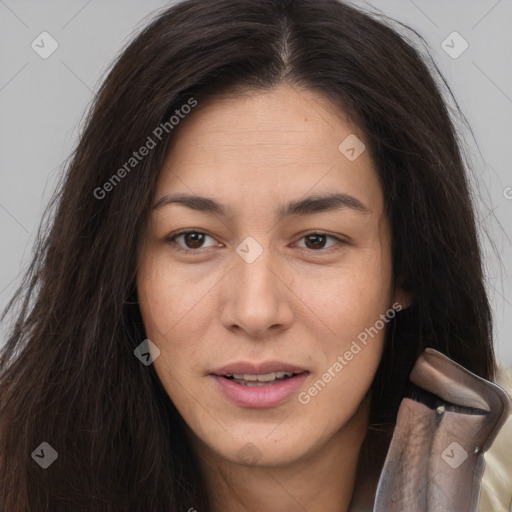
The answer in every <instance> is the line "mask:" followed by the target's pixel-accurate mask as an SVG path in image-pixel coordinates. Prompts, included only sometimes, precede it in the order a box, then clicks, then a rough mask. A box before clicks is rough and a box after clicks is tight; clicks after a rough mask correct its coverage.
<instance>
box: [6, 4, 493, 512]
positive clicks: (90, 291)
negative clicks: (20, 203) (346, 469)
mask: <svg viewBox="0 0 512 512" xmlns="http://www.w3.org/2000/svg"><path fill="white" fill-rule="evenodd" d="M281 83H288V84H290V85H292V86H294V87H302V88H307V89H311V90H315V91H318V92H320V93H321V94H323V95H324V96H325V97H327V98H329V99H331V100H332V101H333V103H334V104H335V105H337V106H339V108H340V109H342V110H343V111H345V112H346V113H347V114H348V115H349V116H350V117H351V119H353V120H354V122H356V123H357V125H358V126H359V127H360V128H361V130H362V131H363V132H364V133H365V134H366V137H367V140H368V150H369V151H370V152H371V155H372V157H373V159H374V162H375V165H376V168H377V169H378V173H379V178H380V181H381V184H382V189H383V193H384V197H385V201H386V213H387V215H388V216H389V219H390V223H391V227H392V237H393V239H392V257H393V273H394V278H395V282H396V283H400V284H401V285H402V286H403V287H404V288H405V289H407V290H408V291H410V292H411V293H412V294H413V296H414V306H412V307H410V308H408V309H407V310H406V311H404V312H401V313H399V314H398V315H397V317H396V318H395V320H394V321H393V329H391V330H390V331H389V332H388V333H387V335H386V348H385V352H384V356H383V358H382V361H381V365H380V367H379V370H378V372H377V375H376V378H375V381H374V384H373V386H372V420H371V421H372V425H378V424H387V423H392V421H393V418H394V416H393V415H394V414H396V407H397V404H398V403H399V401H400V399H401V397H402V394H403V387H404V385H405V382H406V380H407V375H408V373H409V371H410V368H411V364H412V363H413V362H414V360H415V358H416V357H417V355H418V354H419V353H420V351H422V350H423V349H424V347H426V346H429V347H434V348H436V349H438V350H440V351H441V352H444V353H445V354H447V355H448V356H449V357H451V358H453V359H455V360H456V361H457V362H459V363H460V364H462V365H463V366H465V367H466V368H468V369H469V370H471V371H472V372H474V373H476V374H477V375H479V376H482V377H484V378H492V377H493V374H494V367H495V361H494V354H493V349H492V331H491V314H490V308H489V303H488V298H487V295H486V290H485V287H484V279H483V272H482V263H481V250H480V245H479V243H480V242H479V239H478V234H477V229H476V223H475V218H474V210H473V204H472V197H471V194H470V190H469V186H468V175H467V172H466V170H465V161H464V158H463V153H462V151H461V145H460V141H459V138H458V136H457V134H456V131H455V129H454V125H453V122H452V119H451V115H450V112H449V108H448V107H447V103H446V101H447V100H446V99H445V98H444V95H443V94H444V93H443V90H445V91H447V92H448V96H447V97H451V98H453V95H451V91H450V90H449V87H448V86H447V85H446V83H445V82H444V79H443V78H442V75H441V74H440V73H439V71H438V70H437V68H436V66H435V65H434V64H433V63H432V62H430V60H429V59H428V58H427V57H426V55H425V54H423V53H422V52H420V51H419V50H417V49H416V48H415V46H414V45H413V43H410V42H408V40H407V39H406V36H404V35H399V30H398V29H395V28H392V26H391V25H389V24H388V23H387V22H385V21H382V20H379V19H378V18H376V17H374V16H370V15H368V14H365V13H363V12H361V11H359V10H357V9H355V8H353V7H351V6H349V5H347V4H345V3H341V2H339V1H336V0H252V1H251V2H247V1H246V0H186V1H184V2H181V3H179V4H177V5H175V6H172V7H171V8H169V9H167V10H165V11H164V12H162V13H160V14H159V15H158V16H157V17H156V18H155V19H154V20H153V21H152V22H151V23H150V24H149V25H148V26H147V27H146V28H145V29H143V30H142V32H141V33H140V34H139V35H138V36H137V37H136V38H135V39H134V40H133V42H132V43H131V44H130V45H129V46H128V47H127V48H126V50H125V51H124V52H123V53H122V54H121V55H120V57H119V58H118V59H117V61H116V62H115V64H114V65H113V67H112V69H111V71H110V72H109V74H108V76H107V78H106V79H105V81H104V82H103V84H102V86H101V88H100V89H99V91H98V93H97V95H96V97H95V100H94V102H93V104H92V107H91V109H90V112H89V114H88V117H87V120H86V124H85V127H84V129H83V132H82V133H81V137H80V140H79V143H78V145H77V147H76V149H75V151H74V153H73V155H72V157H71V158H70V160H69V163H68V165H67V168H66V173H65V176H64V179H63V181H62V183H61V184H60V186H59V189H58V190H57V192H56V194H55V196H54V198H53V200H52V202H51V203H50V205H49V207H48V210H47V212H46V215H45V217H44V219H43V222H42V224H41V228H40V231H39V234H38V239H37V243H36V245H35V250H34V256H33V260H32V263H31V265H30V268H29V269H28V271H27V274H26V276H25V278H24V281H23V283H22V285H21V287H20V288H19V289H18V291H17V292H16V294H15V296H14V297H13V299H12V301H11V302H10V303H9V305H8V307H7V309H6V310H5V312H4V316H3V318H6V316H5V315H6V314H7V313H8V312H11V313H13V312H14V306H15V305H17V306H18V309H17V310H16V315H15V321H14V322H13V325H12V328H11V330H10V334H9V337H8V339H7V342H6V344H5V346H4V347H3V349H2V351H1V358H0V364H1V371H0V390H1V395H0V508H2V509H3V510H4V511H5V512H33V511H37V512H45V511H46V512H48V511H55V510H72V511H74V512H80V511H102V512H109V511H129V510H130V511H144V512H148V511H160V512H161V511H164V510H166V511H183V510H189V509H190V508H195V509H197V510H199V511H205V510H208V496H207V493H206V489H205V485H204V480H203V478H202V476H201V474H200V472H199V470H198V465H197V461H196V460H195V458H194V456H193V454H192V453H191V452H190V450H189V449H188V444H187V439H186V435H185V426H184V423H183V420H182V418H181V416H180V415H179V413H178V412H177V410H176V409H175V407H174V405H173V403H172V402H171V400H170V399H169V397H168V395H167V394H166V393H165V390H164V389H163V387H162V385H161V384H160V382H159V380H158V378H157V376H156V373H155V371H154V368H153V366H152V365H150V366H145V365H143V364H141V362H140V361H139V360H138V359H137V358H136V357H135V356H134V353H133V352H134V349H135V347H137V346H138V345H139V344H140V343H141V341H142V340H144V339H145V333H144V326H143V323H142V321H141V317H140V312H139V308H138V305H137V290H136V282H135V275H136V268H137V246H138V243H139V241H140V240H141V237H142V234H143V228H144V224H145V220H146V217H147V214H148V210H149V206H150V200H151V198H152V196H153V191H154V187H155V183H156V180H157V179H158V175H159V172H160V169H161V167H162V163H163V159H164V157H165V154H166V151H167V148H168V147H169V142H170V141H171V140H172V137H173V132H172V130H170V129H169V130H168V132H167V131H165V132H164V133H163V135H164V136H163V137H162V139H161V140H159V141H158V143H157V144H156V147H154V149H152V150H151V151H150V152H149V153H148V154H147V156H145V157H144V158H143V159H141V160H140V161H138V162H137V165H136V166H134V167H133V168H131V170H130V172H129V174H128V173H127V175H126V176H125V175H123V178H122V180H119V181H117V180H115V181H110V184H111V187H105V186H104V184H105V183H107V182H109V180H111V179H112V176H113V175H114V174H116V173H117V175H118V177H119V173H118V172H117V171H118V169H120V168H122V167H123V165H124V164H126V162H128V161H129V160H130V158H131V157H132V156H133V152H134V151H136V150H137V149H138V148H140V147H141V146H143V145H144V144H145V143H146V141H147V140H148V136H151V134H153V133H154V130H155V128H156V127H158V126H160V125H161V124H162V123H165V122H168V120H169V118H170V117H171V116H172V115H173V113H174V112H175V111H176V110H177V109H180V108H181V107H182V105H184V104H186V103H187V102H190V100H191V99H193V100H194V101H197V102H198V103H199V104H200V103H201V102H202V101H204V100H205V99H206V98H207V97H208V96H209V95H212V94H215V93H219V92H221V91H227V90H228V88H230V87H234V86H243V87H248V88H254V89H269V88H271V87H274V86H276V85H277V84H281ZM450 95H451V96H450ZM189 104H190V103H189ZM455 105H456V102H455ZM155 142H156V141H155ZM98 188H102V189H103V190H104V191H107V189H108V191H107V192H108V193H107V192H105V193H104V194H103V193H99V192H98ZM95 191H96V193H95ZM98 196H102V197H98ZM392 331H393V336H391V333H392ZM404 354H405V355H404ZM42 442H47V443H48V444H49V445H51V447H52V448H53V449H54V450H55V451H56V452H57V453H58V458H57V460H56V461H55V462H54V463H53V464H52V465H50V466H49V467H48V468H47V469H45V470H43V469H41V467H40V466H39V465H38V464H36V463H35V461H34V460H33V458H32V456H31V454H32V453H33V452H34V450H35V449H36V448H38V447H39V446H40V444H41V443H42Z"/></svg>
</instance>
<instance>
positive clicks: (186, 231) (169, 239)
mask: <svg viewBox="0 0 512 512" xmlns="http://www.w3.org/2000/svg"><path fill="white" fill-rule="evenodd" d="M192 233H195V234H200V235H205V236H209V237H210V238H213V237H212V236H210V235H209V234H208V233H206V232H205V231H201V230H200V229H183V230H181V231H177V232H176V233H173V234H171V235H169V236H168V237H167V238H166V242H168V243H169V244H170V243H173V242H175V240H176V239H177V238H178V237H179V236H181V235H187V234H192ZM312 235H320V236H325V237H327V238H332V239H333V240H335V241H336V242H338V245H340V244H341V245H347V244H348V242H347V241H346V240H343V239H341V238H338V237H336V236H333V235H329V234H328V233H322V232H319V231H311V232H310V233H306V234H305V235H302V236H301V238H300V240H302V239H304V238H307V237H308V236H312ZM201 249H204V248H203V247H199V248H197V249H190V248H185V249H184V248H182V247H179V248H178V249H176V250H178V251H182V252H189V253H193V252H196V253H199V252H201ZM300 249H303V250H306V251H308V252H311V253H324V254H325V253H330V252H331V250H337V249H339V247H337V246H336V245H333V246H331V247H327V248H326V249H324V248H321V249H308V248H307V247H301V248H300Z"/></svg>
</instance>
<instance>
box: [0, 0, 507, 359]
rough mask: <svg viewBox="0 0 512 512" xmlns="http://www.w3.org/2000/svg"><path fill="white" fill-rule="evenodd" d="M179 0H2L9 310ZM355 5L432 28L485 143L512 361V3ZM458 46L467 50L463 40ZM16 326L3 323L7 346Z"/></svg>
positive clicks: (494, 262)
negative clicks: (55, 198) (117, 72)
mask: <svg viewBox="0 0 512 512" xmlns="http://www.w3.org/2000/svg"><path fill="white" fill-rule="evenodd" d="M248 1H250V0H248ZM171 3H172V2H164V1H158V0H145V1H142V0H139V1H135V0H123V1H120V0H115V1H114V0H110V1H106V0H102V1H99V0H89V1H87V0H83V1H70V0H66V1H64V0H61V1H57V0H46V1H41V0H32V1H29V0H0V44H1V46H2V51H1V55H0V112H1V113H2V116H1V121H0V141H1V142H0V144H1V146H0V229H1V239H0V240H1V241H0V249H1V251H0V254H1V267H0V308H1V309H3V308H4V307H5V305H6V304H7V301H8V299H9V297H10V296H11V294H12V293H13V291H14V289H15V287H16V285H17V283H18V282H19V277H20V273H21V272H22V271H23V269H24V268H25V266H26V265H27V264H28V262H29V258H30V254H31V246H32V243H33V240H34V237H35V234H36V231H37V228H38V225H39V222H40V220H41V215H42V212H43V208H44V206H45V204H46V202H47V201H48V199H49V198H50V195H51V192H52V190H53V188H54V186H55V183H56V179H57V177H58V176H59V173H60V172H61V171H62V168H63V164H64V162H65V159H66V158H67V157H68V156H69V154H70V153H71V151H72V149H73V147H74V145H75V143H76V138H77V135H78V133H79V128H80V127H81V124H80V123H81V121H82V118H83V114H84V112H85V109H86V107H87V106H88V105H89V103H90V101H91V99H92V93H93V91H95V90H96V88H97V87H98V85H99V83H100V82H101V80H102V78H103V77H104V73H105V71H106V70H107V68H108V66H109V65H110V63H111V61H112V59H113V58H114V57H115V56H116V55H117V54H118V52H120V51H122V49H123V48H124V47H125V45H126V44H127V42H128V41H129V40H130V38H131V36H132V35H133V34H134V33H135V32H136V31H138V30H139V29H140V28H141V27H142V26H143V25H144V24H145V22H146V21H147V20H148V19H149V17H151V15H152V14H153V13H155V11H156V10H159V9H161V8H163V7H166V6H169V5H171ZM353 3H355V4H356V5H358V6H360V7H363V8H365V9H370V10H375V9H378V10H380V11H381V12H382V13H384V14H386V15H388V16H390V17H392V18H394V19H396V20H399V21H402V22H404V23H406V24H408V25H410V26H411V27H412V28H414V29H416V30H417V31H418V32H419V33H420V34H421V35H423V37H424V38H425V39H426V40H427V42H428V44H429V46H430V51H431V53H432V55H433V57H434V59H435V61H436V63H437V64H438V66H439V67H440V69H441V71H442V72H443V74H444V75H445V77H446V79H447V81H448V83H449V84H450V86H451V87H452V90H453V91H454V94H455V96H456V98H457V101H458V102H459V105H460V106H461V108H462V110H463V112H464V114H465V115H466V118H467V119H468V121H469V123H470V125H471V127H472V129H473V132H474V135H475V139H476V141H477V143H478V146H477V145H476V143H475V140H473V139H472V138H471V137H470V136H469V135H467V136H466V140H467V146H468V150H469V154H470V157H471V159H472V162H473V166H472V167H473V173H474V183H473V185H474V188H475V190H476V191H477V192H478V194H479V195H480V196H481V200H480V202H479V204H478V210H479V213H478V215H479V224H480V226H481V228H482V229H485V230H486V231H487V232H488V233H489V235H490V236H491V238H492V240H493V243H494V245H495V248H496V251H494V250H493V249H492V247H491V244H489V242H488V241H486V245H485V248H486V266H487V274H488V289H489V292H490V298H491V301H492V306H493V310H494V314H495V321H496V324H495V329H496V341H497V354H498V359H499V361H500V362H501V363H502V364H507V365H512V339H511V334H512V283H511V277H510V274H511V266H512V246H511V242H510V234H511V222H510V219H511V218H512V173H511V170H510V163H511V156H510V147H511V143H510V137H511V134H512V67H511V62H512V59H511V58H510V57H511V55H512V52H511V49H512V31H511V30H510V26H511V22H512V0H473V1H471V0H450V1H447V0H414V1H413V0H386V1H384V0H374V1H372V2H360V1H354V2H353ZM453 31H457V32H458V33H459V34H461V36H462V37H463V38H464V39H465V40H466V41H467V43H468V44H469V47H468V49H467V50H466V51H465V52H464V53H463V54H462V55H460V56H459V57H458V58H452V57H451V56H449V55H448V54H447V53H446V51H445V50H444V49H443V48H442V46H441V44H442V42H443V41H444V40H445V39H446V38H447V36H448V35H449V34H451V33H452V32H453ZM42 32H48V33H49V34H50V35H51V36H52V37H53V38H54V39H55V40H56V41H57V43H58V45H59V46H58V49H57V50H56V51H55V52H54V53H53V54H52V55H51V56H50V57H49V58H47V59H42V58H41V57H40V56H39V55H38V54H37V53H36V52H35V51H34V50H33V49H32V47H31V43H32V41H34V40H36V38H37V37H38V36H39V34H41V33H42ZM38 40H39V39H38ZM448 41H450V39H448ZM448 44H450V45H452V46H454V48H455V50H456V49H457V48H460V46H459V45H460V41H457V40H455V41H454V42H453V43H451V42H450V43H448ZM452 51H453V50H452ZM496 252H497V253H498V255H499V257H497V256H496ZM500 258H501V263H500ZM5 330H6V325H3V326H2V336H1V338H0V345H1V344H2V343H3V341H4V339H5Z"/></svg>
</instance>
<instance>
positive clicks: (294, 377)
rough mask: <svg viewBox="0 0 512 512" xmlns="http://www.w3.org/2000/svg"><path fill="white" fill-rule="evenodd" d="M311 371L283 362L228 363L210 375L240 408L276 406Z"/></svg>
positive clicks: (226, 395) (287, 396)
mask: <svg viewBox="0 0 512 512" xmlns="http://www.w3.org/2000/svg"><path fill="white" fill-rule="evenodd" d="M308 374H309V371H308V370H306V369H305V368H302V367H301V366H297V365H291V364H289V363H284V362H281V361H266V362H263V363H259V364H255V363H248V362H238V363H232V364H228V365H226V366H223V367H222V368H219V369H217V370H215V371H214V372H212V373H211V375H212V376H213V377H214V378H215V380H216V381H217V383H218V385H219V387H220V390H221V391H222V392H223V394H224V396H225V397H226V398H228V399H229V400H231V401H233V402H234V403H235V404H237V405H239V406H241V407H252V408H268V407H275V406H277V405H279V404H281V403H283V402H285V401H286V400H288V399H289V398H290V396H291V395H292V394H293V393H294V392H295V391H296V390H297V389H298V388H300V387H301V386H302V384H303V383H304V381H305V379H306V378H307V376H308Z"/></svg>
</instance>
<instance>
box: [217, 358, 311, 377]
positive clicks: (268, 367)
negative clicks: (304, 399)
mask: <svg viewBox="0 0 512 512" xmlns="http://www.w3.org/2000/svg"><path fill="white" fill-rule="evenodd" d="M305 371H307V370H306V369H305V368H302V367H301V366H297V365H294V364H289V363H283V362H281V361H263V362H261V363H250V362H247V361H238V362H235V363H230V364H227V365H225V366H223V367H221V368H218V369H217V370H214V371H213V372H212V373H213V375H227V374H234V373H238V374H241V373H244V374H247V375H264V374H266V373H274V372H287V373H302V372H305Z"/></svg>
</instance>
